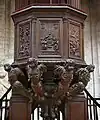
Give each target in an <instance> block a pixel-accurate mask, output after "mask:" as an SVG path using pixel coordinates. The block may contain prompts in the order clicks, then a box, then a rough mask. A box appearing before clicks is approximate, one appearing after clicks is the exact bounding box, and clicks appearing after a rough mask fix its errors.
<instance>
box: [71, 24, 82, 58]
mask: <svg viewBox="0 0 100 120" xmlns="http://www.w3.org/2000/svg"><path fill="white" fill-rule="evenodd" d="M80 38H81V37H80V25H79V24H75V23H73V22H70V23H69V54H70V57H78V58H80V57H81V51H80V48H81V46H80Z"/></svg>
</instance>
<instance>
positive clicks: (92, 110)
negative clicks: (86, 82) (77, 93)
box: [84, 89, 100, 120]
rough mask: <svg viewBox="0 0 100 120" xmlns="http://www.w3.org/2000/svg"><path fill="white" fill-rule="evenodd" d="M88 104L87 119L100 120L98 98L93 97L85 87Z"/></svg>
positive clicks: (99, 101)
mask: <svg viewBox="0 0 100 120" xmlns="http://www.w3.org/2000/svg"><path fill="white" fill-rule="evenodd" d="M84 91H85V93H86V95H87V104H88V120H100V118H99V117H100V116H99V112H98V111H100V98H93V97H92V96H91V94H90V93H89V92H88V91H87V90H86V89H85V90H84Z"/></svg>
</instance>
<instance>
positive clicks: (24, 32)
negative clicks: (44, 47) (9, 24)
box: [18, 22, 31, 58]
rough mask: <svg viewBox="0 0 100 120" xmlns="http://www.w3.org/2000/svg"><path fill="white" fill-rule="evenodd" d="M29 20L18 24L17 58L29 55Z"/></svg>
mask: <svg viewBox="0 0 100 120" xmlns="http://www.w3.org/2000/svg"><path fill="white" fill-rule="evenodd" d="M30 36H31V31H30V22H26V23H23V24H20V25H19V46H18V58H23V57H24V58H27V57H29V56H30V51H31V42H30Z"/></svg>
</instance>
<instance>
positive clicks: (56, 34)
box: [39, 18, 61, 55]
mask: <svg viewBox="0 0 100 120" xmlns="http://www.w3.org/2000/svg"><path fill="white" fill-rule="evenodd" d="M60 24H61V23H60V20H59V19H56V20H55V19H49V18H48V19H45V18H44V19H40V20H39V33H40V38H39V39H40V43H39V44H40V54H43V55H45V54H46V55H47V54H48V55H49V54H51V55H59V54H60V40H61V36H60V31H61V28H60Z"/></svg>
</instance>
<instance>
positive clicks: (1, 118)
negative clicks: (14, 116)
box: [0, 87, 100, 120]
mask: <svg viewBox="0 0 100 120" xmlns="http://www.w3.org/2000/svg"><path fill="white" fill-rule="evenodd" d="M84 91H85V93H86V95H87V103H88V120H100V118H99V117H100V116H99V112H98V111H100V104H99V101H100V98H93V97H92V96H91V95H90V93H89V92H88V91H87V90H86V89H85V90H84ZM10 92H11V87H10V88H9V89H8V91H7V92H6V93H5V94H4V95H3V97H2V98H1V99H0V120H9V103H10V99H9V97H8V96H9V93H10ZM40 110H41V109H40V108H39V106H38V107H37V108H36V109H35V110H33V111H32V114H31V120H41V117H40ZM58 114H59V117H58V118H57V120H62V119H60V118H61V117H62V116H61V112H59V113H58Z"/></svg>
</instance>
